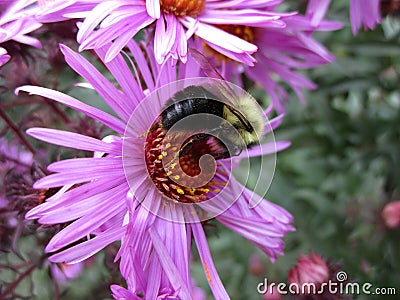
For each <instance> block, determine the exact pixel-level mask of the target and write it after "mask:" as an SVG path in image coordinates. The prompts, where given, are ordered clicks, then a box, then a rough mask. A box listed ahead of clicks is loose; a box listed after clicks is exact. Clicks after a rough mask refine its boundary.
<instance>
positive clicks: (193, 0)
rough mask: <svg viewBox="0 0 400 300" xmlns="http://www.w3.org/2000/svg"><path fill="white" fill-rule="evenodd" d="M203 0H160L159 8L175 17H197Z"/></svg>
mask: <svg viewBox="0 0 400 300" xmlns="http://www.w3.org/2000/svg"><path fill="white" fill-rule="evenodd" d="M204 2H205V0H160V5H161V10H162V11H163V12H164V13H166V14H174V15H176V16H177V17H180V16H190V17H197V16H198V15H199V14H200V13H201V12H202V11H203V8H204Z"/></svg>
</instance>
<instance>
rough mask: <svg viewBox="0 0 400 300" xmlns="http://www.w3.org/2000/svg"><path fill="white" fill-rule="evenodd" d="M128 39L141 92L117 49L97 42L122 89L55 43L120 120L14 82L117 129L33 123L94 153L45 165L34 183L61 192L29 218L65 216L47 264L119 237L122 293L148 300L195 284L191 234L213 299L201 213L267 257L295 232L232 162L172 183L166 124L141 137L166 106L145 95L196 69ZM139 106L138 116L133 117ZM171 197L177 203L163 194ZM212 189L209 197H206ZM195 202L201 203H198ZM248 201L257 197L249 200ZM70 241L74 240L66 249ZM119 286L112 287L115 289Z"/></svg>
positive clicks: (218, 289)
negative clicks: (206, 177)
mask: <svg viewBox="0 0 400 300" xmlns="http://www.w3.org/2000/svg"><path fill="white" fill-rule="evenodd" d="M127 45H128V48H129V49H130V51H131V53H132V54H133V56H134V58H135V60H136V63H137V65H138V67H139V71H140V74H141V78H142V83H144V84H146V87H147V89H143V88H142V87H141V83H139V81H138V80H137V78H135V76H134V75H133V74H132V72H131V70H130V66H128V64H127V63H126V61H125V60H124V58H123V57H122V56H121V54H118V55H117V56H116V57H115V58H114V59H112V60H110V61H109V62H106V55H107V53H108V51H109V47H110V45H107V46H105V47H103V48H99V49H97V50H96V53H97V55H98V56H99V57H100V58H101V60H102V61H103V63H104V64H105V66H106V67H107V68H108V69H109V71H110V72H111V73H112V74H113V76H114V78H115V80H116V82H117V83H118V85H119V86H120V87H121V89H117V88H116V87H115V86H114V85H113V84H112V83H110V82H109V81H108V80H107V79H106V78H105V77H104V76H103V75H102V74H101V73H100V72H99V71H98V70H97V69H96V68H95V67H94V66H93V65H91V64H90V63H89V62H88V61H87V60H85V59H84V58H83V57H82V56H80V55H79V54H77V53H75V52H73V51H72V50H71V49H69V48H67V47H66V46H61V50H62V52H63V53H64V55H65V59H66V61H67V63H68V64H69V65H70V66H71V67H72V68H73V69H74V70H75V71H76V72H77V73H79V74H80V75H81V76H82V77H83V78H85V79H86V80H87V82H88V83H89V86H90V87H92V88H93V89H94V90H96V91H97V92H98V93H99V94H100V95H101V96H102V97H103V99H104V100H105V102H106V103H107V104H108V105H109V106H110V107H111V109H112V110H113V111H114V112H115V113H116V115H117V116H118V117H115V116H112V115H110V114H108V113H106V112H104V111H101V110H99V109H97V108H94V107H91V106H89V105H87V104H84V103H82V102H81V101H79V100H77V99H75V98H72V97H70V96H68V95H65V94H63V93H60V92H57V91H54V90H50V89H46V88H42V87H35V86H23V87H20V88H19V91H26V92H29V93H31V94H35V95H41V96H43V97H46V98H49V99H51V100H54V101H57V102H59V103H63V104H65V105H67V106H69V107H72V108H74V109H76V110H79V111H81V112H83V113H85V114H87V115H88V116H90V117H92V118H94V119H96V120H97V121H99V122H101V123H103V124H104V125H106V126H108V127H109V128H110V129H112V130H113V131H115V133H116V134H115V135H112V136H107V137H104V138H103V139H102V140H98V139H95V138H91V137H88V136H85V135H81V134H77V133H73V132H68V131H62V130H56V129H47V128H31V129H29V130H28V134H30V135H31V136H33V137H35V138H38V139H40V140H43V141H46V142H50V143H53V144H56V145H60V146H64V147H70V148H75V149H79V150H86V151H93V152H94V156H93V158H74V159H67V160H62V161H58V162H55V163H53V164H51V165H49V166H48V170H49V171H51V172H53V174H51V175H49V176H47V177H44V178H42V179H40V180H39V181H37V182H36V183H35V185H34V187H35V188H39V189H40V188H52V187H54V188H60V190H59V192H58V193H57V194H55V195H54V196H52V197H50V198H49V199H47V201H46V202H45V203H43V204H42V205H39V206H37V207H35V208H34V209H32V210H31V211H30V212H28V214H27V215H26V217H27V218H29V219H38V221H39V222H40V223H42V224H58V223H69V225H68V226H67V227H65V228H64V229H63V230H61V231H60V232H59V233H57V234H56V235H55V236H54V237H53V238H52V240H51V241H50V242H49V244H48V245H47V247H46V251H47V252H55V251H57V253H55V254H53V255H51V256H50V258H49V259H50V260H51V261H52V262H68V263H76V262H80V261H82V260H84V259H86V258H88V257H90V256H92V255H93V254H95V253H96V252H98V251H99V250H101V249H102V248H104V247H105V246H106V245H108V244H110V243H112V242H114V241H121V248H120V250H119V253H118V255H117V259H118V258H120V259H121V262H120V269H121V273H122V275H123V276H124V278H125V279H126V281H127V284H128V291H125V292H123V293H129V294H130V295H133V296H132V297H133V298H132V299H135V297H138V296H139V295H145V298H146V299H157V298H163V297H164V298H168V297H175V298H177V297H178V298H181V299H190V298H191V295H192V290H193V284H192V281H191V276H190V268H189V264H190V249H191V242H192V238H193V240H194V242H195V244H196V246H197V249H198V252H199V255H200V258H201V262H202V265H203V268H204V271H205V274H206V277H207V280H208V282H209V284H210V287H211V289H212V291H213V293H214V296H215V297H216V298H218V299H227V298H228V295H227V293H226V291H225V289H224V287H223V285H222V282H221V280H220V279H219V276H218V274H217V272H216V269H215V266H214V263H213V260H212V257H211V254H210V251H209V248H208V245H207V240H206V237H205V233H204V230H203V225H202V223H201V221H202V220H203V218H204V214H214V215H216V219H217V220H218V221H219V222H220V223H222V224H224V225H225V226H226V227H228V228H230V229H231V230H233V231H235V232H237V233H239V234H240V235H242V236H244V237H246V238H247V239H249V240H250V241H252V242H253V243H255V244H256V245H257V246H258V247H259V248H260V249H262V250H263V251H264V252H265V253H266V254H267V255H268V256H269V257H270V258H271V260H274V259H275V258H276V257H277V255H279V254H282V248H283V242H282V237H283V236H284V235H285V234H286V232H287V231H290V230H293V227H292V226H291V225H290V223H291V222H292V217H291V215H290V214H289V213H288V212H286V211H285V210H284V209H283V208H281V207H279V206H277V205H275V204H273V203H271V202H269V201H267V200H264V199H262V197H260V196H258V195H257V194H255V193H254V192H252V191H250V190H248V189H246V188H245V187H243V185H242V184H240V183H239V182H238V181H236V180H235V179H234V178H233V177H232V176H231V174H230V171H229V170H228V168H227V167H226V166H227V164H228V162H229V161H231V159H227V160H225V161H224V162H221V163H220V164H218V165H217V171H216V175H215V176H214V177H213V178H212V180H211V181H210V183H208V184H207V185H205V186H202V187H200V188H193V189H192V188H185V187H181V186H180V185H177V184H175V183H174V182H172V180H171V179H170V178H169V177H168V174H165V172H164V169H163V168H162V169H161V168H160V167H159V162H157V161H158V159H160V158H159V157H160V156H161V157H163V156H164V155H167V154H164V152H163V151H162V148H161V144H160V143H161V142H160V137H161V136H162V135H163V134H165V133H164V132H163V130H162V128H158V129H157V130H154V131H151V132H150V133H148V135H147V137H146V138H145V137H144V135H143V134H145V133H146V132H149V128H150V127H151V126H152V124H153V125H154V123H153V122H154V117H155V116H158V115H159V114H160V113H161V110H162V108H163V107H162V106H161V104H160V103H158V105H157V104H154V103H149V102H146V101H143V99H144V98H145V95H147V94H148V93H149V92H152V91H154V90H155V89H156V88H157V87H159V86H163V85H165V84H168V83H170V82H174V81H175V80H177V79H183V78H191V77H198V76H199V74H200V70H199V66H198V65H197V63H195V62H194V61H193V59H192V58H191V57H189V58H188V61H187V63H186V64H178V65H177V66H172V65H170V64H165V65H164V66H160V65H158V64H157V62H156V61H155V59H154V54H153V52H152V50H151V47H143V48H145V51H147V53H146V54H143V53H142V51H141V49H140V47H139V46H138V45H137V44H136V43H134V42H132V41H131V42H128V44H127ZM146 57H147V58H149V61H147V60H146ZM149 64H150V65H149ZM131 67H133V65H132V66H131ZM178 67H179V69H178V70H179V72H177V68H178ZM138 109H140V113H139V114H137V115H135V117H132V118H131V115H132V114H133V113H134V112H137V111H138ZM271 109H272V108H270V109H269V110H268V111H266V112H265V114H266V115H267V114H268V113H269V112H270V111H271ZM280 121H281V118H280V117H278V118H276V119H274V120H272V121H271V122H270V125H271V126H270V127H269V126H268V127H267V126H266V127H265V128H266V130H265V133H267V132H268V131H269V130H271V129H273V128H275V127H276V126H278V125H279V124H280ZM127 126H128V127H127ZM288 146H289V143H288V142H278V143H264V144H261V145H259V146H256V147H254V148H252V149H251V150H250V151H249V155H250V156H259V155H264V154H268V153H274V152H276V151H279V150H281V149H284V148H286V147H288ZM166 147H167V148H168V147H169V146H166ZM207 147H208V148H207ZM212 147H214V146H213V145H208V144H203V145H202V147H193V149H191V150H190V153H189V154H187V155H185V156H183V158H182V159H183V160H184V163H186V164H187V165H188V166H189V165H190V164H191V163H192V161H191V159H190V157H192V156H193V155H197V152H198V153H199V154H204V153H203V152H202V151H203V150H204V149H206V150H207V149H211V148H212ZM196 151H197V152H196ZM235 159H237V158H235ZM175 179H176V178H175ZM170 195H172V198H173V199H175V201H171V200H170V199H166V196H170ZM211 196H213V202H212V203H209V202H208V201H204V200H207V199H209V198H210V197H211ZM170 198H171V197H170ZM202 201H204V202H202ZM195 203H197V204H198V205H199V208H200V210H199V209H198V208H196V209H195V207H194V204H195ZM254 203H259V204H258V205H256V206H255V207H252V206H251V207H250V204H254ZM183 204H185V205H183ZM228 207H229V208H228ZM223 208H228V209H226V210H224V209H223ZM219 212H220V214H218V213H219ZM73 243H75V245H74V246H71V244H73ZM117 292H118V291H116V290H113V293H114V295H115V294H116V293H117ZM119 292H121V290H119ZM118 297H119V296H118ZM164 298H163V299H164Z"/></svg>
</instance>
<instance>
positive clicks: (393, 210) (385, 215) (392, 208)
mask: <svg viewBox="0 0 400 300" xmlns="http://www.w3.org/2000/svg"><path fill="white" fill-rule="evenodd" d="M381 216H382V219H383V222H384V223H385V225H386V227H388V228H390V229H393V228H396V227H399V225H400V201H393V202H389V203H387V204H386V205H385V207H384V208H383V210H382V212H381Z"/></svg>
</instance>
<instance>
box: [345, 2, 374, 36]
mask: <svg viewBox="0 0 400 300" xmlns="http://www.w3.org/2000/svg"><path fill="white" fill-rule="evenodd" d="M350 21H351V29H352V31H353V34H354V35H356V34H357V32H358V30H359V29H360V28H361V27H364V30H368V29H374V28H375V26H376V24H379V23H380V22H381V12H380V0H369V1H365V0H350Z"/></svg>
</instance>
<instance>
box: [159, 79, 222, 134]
mask: <svg viewBox="0 0 400 300" xmlns="http://www.w3.org/2000/svg"><path fill="white" fill-rule="evenodd" d="M215 99H217V97H216V96H215V95H213V94H212V93H210V92H208V91H207V90H206V89H204V88H203V87H201V86H188V87H187V88H185V89H183V90H182V91H179V92H177V93H176V94H175V95H174V96H173V97H172V98H171V99H169V100H168V101H167V107H166V108H165V109H164V110H163V111H162V113H161V118H162V126H163V128H164V129H167V130H168V129H170V128H171V127H172V126H174V125H175V124H176V123H177V122H178V121H180V120H182V119H184V118H185V117H188V116H191V115H198V114H210V115H214V116H218V117H220V118H222V116H223V110H224V103H223V102H220V101H217V100H215ZM218 120H220V119H219V118H218ZM220 123H221V122H220V121H217V120H216V118H215V117H212V116H206V115H203V116H201V117H200V116H199V119H194V121H193V122H191V123H190V128H187V129H191V130H192V129H213V128H216V127H217V126H219V124H220Z"/></svg>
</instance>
